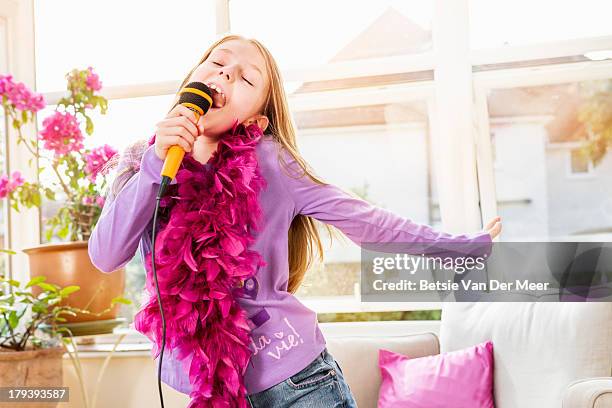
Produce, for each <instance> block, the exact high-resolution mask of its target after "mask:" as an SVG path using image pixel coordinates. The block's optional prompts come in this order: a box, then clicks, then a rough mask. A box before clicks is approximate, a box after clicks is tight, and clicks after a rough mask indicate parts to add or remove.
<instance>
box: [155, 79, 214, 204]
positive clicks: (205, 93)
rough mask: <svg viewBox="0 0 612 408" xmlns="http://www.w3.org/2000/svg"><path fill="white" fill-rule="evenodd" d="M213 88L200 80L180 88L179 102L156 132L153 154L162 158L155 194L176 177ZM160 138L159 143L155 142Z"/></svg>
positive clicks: (209, 105)
mask: <svg viewBox="0 0 612 408" xmlns="http://www.w3.org/2000/svg"><path fill="white" fill-rule="evenodd" d="M212 103H213V99H212V91H211V90H210V88H209V87H208V86H206V85H205V84H203V83H202V82H190V83H188V84H187V85H186V86H185V87H184V88H183V89H181V91H180V97H179V102H178V104H177V106H175V107H174V108H173V109H172V110H171V111H170V113H169V114H168V116H167V117H166V119H164V120H163V121H161V122H159V123H158V125H157V130H156V134H155V153H156V154H157V156H158V157H159V158H160V159H162V160H164V167H163V168H162V171H161V174H160V176H161V184H160V189H159V193H158V196H161V195H162V194H163V192H164V190H165V188H166V187H167V186H168V184H170V182H171V181H172V179H174V177H175V176H176V173H177V172H178V169H179V166H180V165H181V162H182V161H183V157H184V156H185V152H190V151H191V150H192V148H193V144H194V142H195V140H196V138H197V137H198V133H199V132H198V128H197V123H198V120H199V119H200V116H202V115H205V114H206V112H208V109H209V108H210V107H211V106H212ZM158 141H159V143H158Z"/></svg>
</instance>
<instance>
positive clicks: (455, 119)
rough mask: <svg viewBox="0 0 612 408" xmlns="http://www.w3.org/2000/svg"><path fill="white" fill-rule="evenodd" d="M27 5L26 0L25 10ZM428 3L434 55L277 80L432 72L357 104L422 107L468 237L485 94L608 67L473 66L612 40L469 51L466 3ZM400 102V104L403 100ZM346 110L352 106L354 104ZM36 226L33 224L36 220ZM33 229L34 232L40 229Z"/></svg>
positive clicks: (219, 7) (477, 190)
mask: <svg viewBox="0 0 612 408" xmlns="http://www.w3.org/2000/svg"><path fill="white" fill-rule="evenodd" d="M0 1H2V0H0ZM3 1H8V0H3ZM32 1H33V0H28V2H29V3H30V7H31V4H32ZM434 2H435V3H434V14H433V21H432V27H433V31H432V35H433V38H434V41H433V43H434V48H433V50H432V51H430V52H426V53H423V54H418V55H408V56H397V57H386V58H374V59H364V60H356V61H350V62H337V63H331V64H325V65H324V66H312V67H304V68H302V69H299V70H289V71H285V72H283V73H282V76H283V78H284V79H285V81H287V82H291V81H298V82H304V81H321V80H333V79H347V78H357V77H363V76H371V75H386V74H394V73H405V72H415V71H426V70H434V72H435V78H436V79H435V81H424V82H419V83H410V84H402V85H398V86H394V87H385V90H384V91H381V90H380V89H379V88H372V89H360V90H358V91H359V92H360V94H361V95H363V93H362V92H365V94H367V95H368V99H365V100H359V101H357V102H356V103H357V104H359V103H362V104H371V103H374V101H377V100H381V99H384V100H389V98H395V97H398V98H406V97H410V96H411V97H413V98H415V99H419V100H423V99H425V100H426V101H427V104H428V109H429V114H430V115H429V123H430V126H431V136H432V149H433V151H434V153H435V156H436V158H437V159H438V160H437V161H434V165H436V166H438V167H437V168H436V174H437V179H436V183H437V185H438V186H439V187H441V188H439V200H440V211H441V216H442V220H443V228H444V229H445V230H446V231H448V232H466V231H473V230H475V229H479V228H481V226H482V224H483V220H488V219H490V218H491V217H493V216H495V215H497V204H496V197H495V181H494V171H493V164H492V154H491V145H490V138H489V127H490V125H489V118H488V111H487V104H486V95H487V92H488V90H489V89H493V88H500V87H514V86H528V85H536V84H544V83H547V81H548V82H549V83H552V82H565V81H568V82H569V81H572V80H583V79H585V77H588V78H596V77H599V78H602V77H604V76H605V77H609V72H611V71H610V69H611V65H612V62H610V61H600V62H586V63H578V64H564V65H559V66H552V65H551V66H543V67H535V68H524V69H507V70H498V71H487V72H479V73H472V68H473V66H475V65H484V64H497V63H503V62H514V61H524V60H531V59H541V58H554V57H563V56H571V55H579V54H584V53H586V52H590V51H598V50H606V49H612V36H610V37H598V38H588V39H580V40H569V41H560V42H555V43H547V44H535V45H529V46H512V47H502V48H494V49H484V50H470V48H469V35H470V33H469V23H468V21H469V0H434ZM215 5H216V24H217V27H216V33H217V35H221V34H223V33H226V32H229V31H230V27H231V24H230V14H229V0H215ZM31 14H32V13H31ZM32 43H33V38H32ZM32 49H33V47H32ZM30 66H34V64H33V63H32V64H31V65H30ZM605 71H607V72H605ZM604 72H605V74H604ZM585 73H586V74H585ZM553 79H554V80H553ZM179 85H180V81H178V80H177V81H164V82H155V83H149V84H134V85H126V86H116V87H107V88H105V89H103V92H102V94H103V95H104V96H105V97H107V98H108V99H110V100H113V99H126V98H136V97H143V96H157V95H171V94H174V93H175V91H176V89H177V88H178V86H179ZM387 88H389V89H387ZM350 92H351V91H350V90H348V91H341V92H336V91H334V92H320V93H310V94H304V95H293V96H291V97H290V100H289V105H290V107H291V109H292V110H293V111H295V112H297V111H308V110H313V109H323V108H326V107H334V106H346V103H347V98H348V97H349V96H350ZM383 92H384V93H385V96H384V97H383V96H382V93H383ZM61 94H62V93H61V92H49V93H46V94H45V98H46V100H47V101H48V103H50V104H53V103H56V102H57V100H58V99H59V98H60V97H61ZM407 95H410V96H407ZM401 100H402V101H406V99H401ZM351 105H352V106H354V105H355V102H353V103H351ZM457 107H459V108H457ZM22 167H23V166H22ZM438 169H439V170H440V171H438ZM36 219H38V220H39V219H40V215H38V217H37V218H36ZM36 228H37V231H39V225H38V226H37V227H36ZM37 234H39V232H37ZM337 300H338V301H339V303H336V304H335V305H337V306H338V310H344V309H343V308H344V307H345V306H346V305H349V303H353V306H350V305H349V306H347V307H348V309H347V310H355V311H360V310H356V309H357V308H363V304H361V305H360V306H355V305H354V300H348V299H337ZM403 305H404V306H402V307H401V308H398V309H393V308H391V309H390V310H423V306H422V305H421V306H418V307H417V308H411V305H410V303H403ZM392 306H393V307H395V305H392ZM438 306H440V305H439V304H438ZM317 307H318V306H317ZM315 310H316V308H315ZM320 310H322V311H323V310H329V308H328V307H327V306H324V305H321V306H320Z"/></svg>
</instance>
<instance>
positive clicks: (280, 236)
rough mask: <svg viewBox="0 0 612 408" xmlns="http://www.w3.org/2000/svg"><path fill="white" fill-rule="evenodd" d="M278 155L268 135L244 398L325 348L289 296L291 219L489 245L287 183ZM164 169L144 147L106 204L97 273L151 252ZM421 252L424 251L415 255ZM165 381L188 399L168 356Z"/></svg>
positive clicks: (361, 238)
mask: <svg viewBox="0 0 612 408" xmlns="http://www.w3.org/2000/svg"><path fill="white" fill-rule="evenodd" d="M280 149H281V145H280V144H279V143H278V142H276V141H275V140H274V139H273V138H272V137H271V136H269V135H265V136H264V137H263V138H262V139H261V140H260V142H259V144H258V145H257V148H256V153H257V157H258V161H259V166H260V170H261V173H262V175H263V176H264V177H265V179H266V181H267V188H266V189H265V190H263V191H262V192H261V194H260V203H261V207H262V210H263V220H264V222H263V227H262V228H261V230H260V231H259V233H258V235H257V236H256V240H255V242H254V243H253V245H252V247H251V249H253V250H256V251H258V252H259V253H260V254H261V255H262V256H263V257H264V260H265V261H266V266H264V267H261V268H260V269H259V270H258V271H257V274H256V276H255V278H254V279H252V280H249V281H246V282H245V287H246V288H247V289H248V290H249V291H248V293H249V296H247V297H241V298H239V299H238V301H239V304H240V305H241V306H242V307H243V308H244V310H246V312H247V315H248V317H249V319H250V320H251V322H252V326H251V327H252V333H251V334H252V342H251V345H250V347H251V349H252V351H253V355H252V357H251V360H250V362H249V365H248V368H247V371H246V373H245V377H244V381H245V385H246V389H247V392H248V394H254V393H256V392H259V391H262V390H265V389H267V388H269V387H272V386H274V385H276V384H278V383H280V382H282V381H284V380H286V379H287V378H289V377H290V376H293V375H294V374H296V373H298V372H299V371H300V370H302V369H303V368H305V367H306V366H307V365H308V364H309V363H310V362H312V360H314V359H315V358H316V356H317V355H318V354H320V353H321V352H322V351H323V349H324V348H325V345H326V343H325V339H324V338H323V335H322V333H321V331H320V329H319V327H318V322H317V315H316V313H315V312H314V311H312V310H310V309H308V308H307V307H305V306H304V305H303V304H302V303H300V301H299V300H298V299H297V298H296V297H295V296H294V295H293V294H291V293H288V292H287V284H288V280H289V261H288V231H289V226H290V225H291V222H292V220H293V218H294V217H295V216H296V215H298V214H303V215H307V216H310V217H313V218H315V219H317V220H319V221H322V222H325V223H328V224H331V225H333V226H335V227H337V228H338V229H340V230H341V231H342V232H343V233H344V234H345V235H346V236H348V237H349V238H350V239H351V240H352V241H353V242H355V243H356V244H358V245H361V244H362V243H366V242H402V243H412V242H414V243H416V242H420V243H423V242H425V243H429V244H436V243H446V242H457V243H491V236H490V235H489V234H488V233H487V232H480V233H476V234H471V235H451V234H447V233H444V232H440V231H437V230H434V229H433V228H431V227H429V226H427V225H423V224H417V223H414V222H413V221H411V220H410V219H407V218H403V217H400V216H399V215H397V214H394V213H393V212H391V211H388V210H385V209H383V208H380V207H377V206H374V205H371V204H369V203H368V202H366V201H364V200H361V199H358V198H354V197H353V196H351V195H349V194H348V193H346V192H344V191H343V190H341V189H340V188H338V187H336V186H334V185H320V184H317V183H315V182H313V181H312V180H311V179H310V178H309V177H308V176H307V175H305V176H303V177H300V178H294V177H295V176H294V177H291V176H289V175H287V173H286V171H284V169H282V168H281V164H280V163H279V160H278V154H279V152H280V154H282V156H283V157H284V158H285V160H284V161H285V162H286V163H288V164H289V166H290V169H293V170H295V171H292V172H291V173H292V174H294V175H297V174H300V173H299V172H298V171H297V170H298V169H299V167H298V164H297V162H296V161H295V160H294V159H293V157H292V156H291V155H290V154H289V153H287V152H286V151H285V150H280ZM162 166H163V161H162V160H161V159H159V158H158V157H157V155H156V154H155V150H154V146H150V147H148V148H147V149H146V150H145V153H144V155H143V157H142V162H141V167H140V171H139V172H138V173H136V174H135V175H134V176H133V177H132V178H131V179H130V180H129V181H128V182H127V183H126V184H125V186H124V187H123V189H122V190H121V191H120V192H119V194H118V195H117V196H116V197H113V199H110V200H107V202H106V204H105V206H104V208H103V211H102V215H101V217H100V219H99V221H98V224H97V225H96V227H95V229H94V231H93V233H92V235H91V238H90V239H89V256H90V257H91V260H92V262H93V263H94V265H95V266H96V267H97V268H99V269H100V270H102V271H104V272H111V271H114V270H116V269H119V268H120V267H122V266H123V265H125V264H126V263H127V262H128V261H129V260H130V259H131V258H132V257H133V256H134V254H135V252H136V250H137V248H138V247H139V248H140V255H141V257H143V259H144V255H145V253H147V252H149V251H150V248H151V237H150V229H151V224H152V218H153V212H154V210H155V196H156V194H157V190H158V187H159V181H160V176H159V174H160V171H161V168H162ZM119 170H121V169H119ZM174 182H175V181H173V183H174ZM415 246H416V245H415ZM431 247H432V248H434V247H435V245H432V246H431ZM422 251H423V248H422V246H421V247H420V248H419V251H418V253H422ZM432 251H434V250H433V249H432ZM425 254H426V255H427V253H425ZM162 380H163V381H164V382H165V383H166V384H168V385H170V386H171V387H173V388H175V389H177V390H179V391H180V392H183V393H189V392H190V391H191V385H190V384H189V380H188V376H187V374H186V373H185V372H183V370H182V367H181V364H180V362H179V361H177V360H176V359H175V357H174V356H173V355H172V353H165V354H164V364H163V372H162Z"/></svg>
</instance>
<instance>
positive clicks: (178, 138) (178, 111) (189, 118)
mask: <svg viewBox="0 0 612 408" xmlns="http://www.w3.org/2000/svg"><path fill="white" fill-rule="evenodd" d="M195 118H196V116H195V113H194V112H193V111H192V110H190V109H188V108H186V107H185V106H183V105H176V106H175V107H174V108H173V109H172V110H171V111H170V113H168V115H167V116H166V117H165V118H164V120H162V121H161V122H158V123H157V125H156V129H155V154H156V155H157V157H159V158H160V159H161V160H165V159H166V156H167V155H168V150H169V149H170V148H171V147H172V146H180V147H181V148H182V149H183V150H184V151H185V152H190V151H191V150H192V149H193V143H194V142H195V140H196V138H197V137H198V135H199V132H198V128H197V125H196V123H197V122H196V119H195Z"/></svg>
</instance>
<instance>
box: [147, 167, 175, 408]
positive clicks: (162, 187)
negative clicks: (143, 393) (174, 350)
mask: <svg viewBox="0 0 612 408" xmlns="http://www.w3.org/2000/svg"><path fill="white" fill-rule="evenodd" d="M170 181H171V179H170V177H168V176H162V181H161V184H160V186H159V190H158V192H157V197H156V198H155V213H154V214H153V231H152V234H151V235H152V236H151V241H152V247H153V250H152V251H151V266H152V268H153V279H154V280H155V290H156V291H157V303H158V304H159V314H160V315H161V321H162V345H161V350H160V353H159V360H158V361H157V389H158V391H159V402H160V403H161V407H162V408H164V395H163V392H162V385H161V370H162V361H163V360H164V349H165V348H166V319H165V317H164V308H163V307H162V301H161V293H160V291H159V282H158V281H157V271H156V269H155V238H156V235H157V214H158V212H159V202H160V200H161V197H162V196H163V195H164V192H165V191H166V187H167V186H168V184H170Z"/></svg>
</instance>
